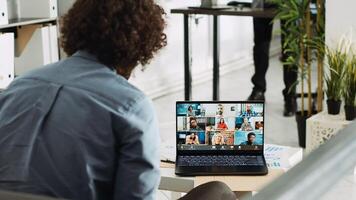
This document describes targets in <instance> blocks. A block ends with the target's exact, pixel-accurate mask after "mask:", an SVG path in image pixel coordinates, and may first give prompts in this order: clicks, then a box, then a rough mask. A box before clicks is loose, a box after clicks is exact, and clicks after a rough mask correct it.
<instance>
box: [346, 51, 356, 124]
mask: <svg viewBox="0 0 356 200" xmlns="http://www.w3.org/2000/svg"><path fill="white" fill-rule="evenodd" d="M344 72H345V73H344V90H343V97H344V100H345V107H344V108H345V117H346V120H349V121H352V120H354V119H355V117H356V116H355V111H356V55H355V54H354V55H352V56H351V58H350V59H348V61H347V62H346V67H345V71H344Z"/></svg>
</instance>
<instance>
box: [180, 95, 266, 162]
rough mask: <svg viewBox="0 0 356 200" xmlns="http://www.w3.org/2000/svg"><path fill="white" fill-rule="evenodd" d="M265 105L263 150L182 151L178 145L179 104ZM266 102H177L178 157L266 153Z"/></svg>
mask: <svg viewBox="0 0 356 200" xmlns="http://www.w3.org/2000/svg"><path fill="white" fill-rule="evenodd" d="M194 103H199V104H259V103H260V104H263V116H262V119H263V123H264V125H263V134H262V140H263V142H262V149H261V150H180V149H179V148H178V145H177V131H178V116H177V113H178V109H177V107H178V106H177V105H178V104H194ZM265 108H266V107H265V102H264V101H176V134H175V143H176V151H177V156H178V155H202V154H209V155H236V154H258V155H260V154H263V152H264V144H265V125H266V123H265V114H266V112H265V111H266V110H265Z"/></svg>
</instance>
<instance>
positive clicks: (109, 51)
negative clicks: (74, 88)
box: [61, 0, 167, 78]
mask: <svg viewBox="0 0 356 200" xmlns="http://www.w3.org/2000/svg"><path fill="white" fill-rule="evenodd" d="M164 15H165V12H164V10H163V9H162V8H161V7H160V6H159V5H157V4H155V3H154V0H144V1H141V0H139V1H137V0H76V2H75V3H74V5H73V7H72V8H71V9H70V10H69V11H68V13H67V14H66V15H65V16H64V17H63V19H62V28H61V33H62V35H61V40H62V42H61V43H62V46H63V48H64V51H65V52H66V53H67V54H68V55H69V56H71V55H73V54H74V53H75V52H77V51H78V50H85V51H87V52H89V53H91V54H93V55H94V56H96V57H97V59H98V60H99V62H101V63H103V64H105V65H107V66H108V67H110V68H113V69H116V70H117V71H118V72H119V73H120V74H122V75H123V76H125V77H126V78H128V77H129V76H130V74H131V71H132V70H133V69H134V68H135V66H137V65H138V64H141V65H142V66H144V65H146V64H148V63H149V61H150V60H151V59H152V58H153V56H154V54H155V53H156V52H157V51H158V50H159V49H161V48H162V47H164V46H165V45H166V44H167V42H166V35H165V34H164V32H163V30H164V27H165V20H164Z"/></svg>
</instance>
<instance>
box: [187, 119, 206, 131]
mask: <svg viewBox="0 0 356 200" xmlns="http://www.w3.org/2000/svg"><path fill="white" fill-rule="evenodd" d="M189 128H190V130H193V131H201V130H203V129H201V128H200V127H199V126H198V122H197V119H196V118H194V117H191V118H190V126H189Z"/></svg>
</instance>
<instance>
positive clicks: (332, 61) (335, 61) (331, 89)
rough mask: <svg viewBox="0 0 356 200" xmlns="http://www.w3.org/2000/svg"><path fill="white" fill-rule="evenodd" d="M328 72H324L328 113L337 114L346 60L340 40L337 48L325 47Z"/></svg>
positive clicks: (343, 46) (343, 45)
mask: <svg viewBox="0 0 356 200" xmlns="http://www.w3.org/2000/svg"><path fill="white" fill-rule="evenodd" d="M325 55H326V58H327V68H328V69H329V70H328V73H325V83H326V87H327V88H326V96H327V106H328V113H329V114H331V115H337V114H339V113H340V107H341V99H342V91H343V90H342V88H343V76H344V74H345V73H344V68H345V65H346V60H347V53H346V50H345V43H344V42H343V41H342V42H341V43H340V44H339V46H338V48H336V49H331V48H329V47H326V53H325Z"/></svg>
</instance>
